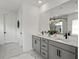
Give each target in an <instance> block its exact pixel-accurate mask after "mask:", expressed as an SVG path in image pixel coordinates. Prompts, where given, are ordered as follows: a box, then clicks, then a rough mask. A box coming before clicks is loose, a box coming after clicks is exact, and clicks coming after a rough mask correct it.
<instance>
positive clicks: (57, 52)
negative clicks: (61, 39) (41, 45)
mask: <svg viewBox="0 0 79 59" xmlns="http://www.w3.org/2000/svg"><path fill="white" fill-rule="evenodd" d="M49 59H75V54H73V53H70V52H68V51H65V50H63V49H60V48H57V47H55V46H52V45H49Z"/></svg>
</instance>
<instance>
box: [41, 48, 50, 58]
mask: <svg viewBox="0 0 79 59" xmlns="http://www.w3.org/2000/svg"><path fill="white" fill-rule="evenodd" d="M41 55H42V56H43V57H44V58H45V59H48V55H47V52H46V51H44V50H43V49H41Z"/></svg>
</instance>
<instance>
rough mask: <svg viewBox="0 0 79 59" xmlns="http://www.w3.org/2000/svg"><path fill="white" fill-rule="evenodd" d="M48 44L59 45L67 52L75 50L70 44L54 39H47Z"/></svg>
mask: <svg viewBox="0 0 79 59" xmlns="http://www.w3.org/2000/svg"><path fill="white" fill-rule="evenodd" d="M49 44H50V45H53V46H56V47H59V48H61V49H64V50H67V51H69V52H73V53H75V52H76V47H73V46H70V45H66V44H63V43H59V42H55V41H49Z"/></svg>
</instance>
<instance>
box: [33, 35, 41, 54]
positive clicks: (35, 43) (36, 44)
mask: <svg viewBox="0 0 79 59" xmlns="http://www.w3.org/2000/svg"><path fill="white" fill-rule="evenodd" d="M32 47H33V49H34V50H35V51H36V52H38V53H40V38H39V37H37V36H32Z"/></svg>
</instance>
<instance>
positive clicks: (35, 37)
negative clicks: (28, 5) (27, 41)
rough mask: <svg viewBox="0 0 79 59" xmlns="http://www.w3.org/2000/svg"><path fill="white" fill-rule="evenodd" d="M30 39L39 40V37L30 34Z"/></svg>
mask: <svg viewBox="0 0 79 59" xmlns="http://www.w3.org/2000/svg"><path fill="white" fill-rule="evenodd" d="M32 39H37V40H40V37H37V36H34V35H33V36H32Z"/></svg>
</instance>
